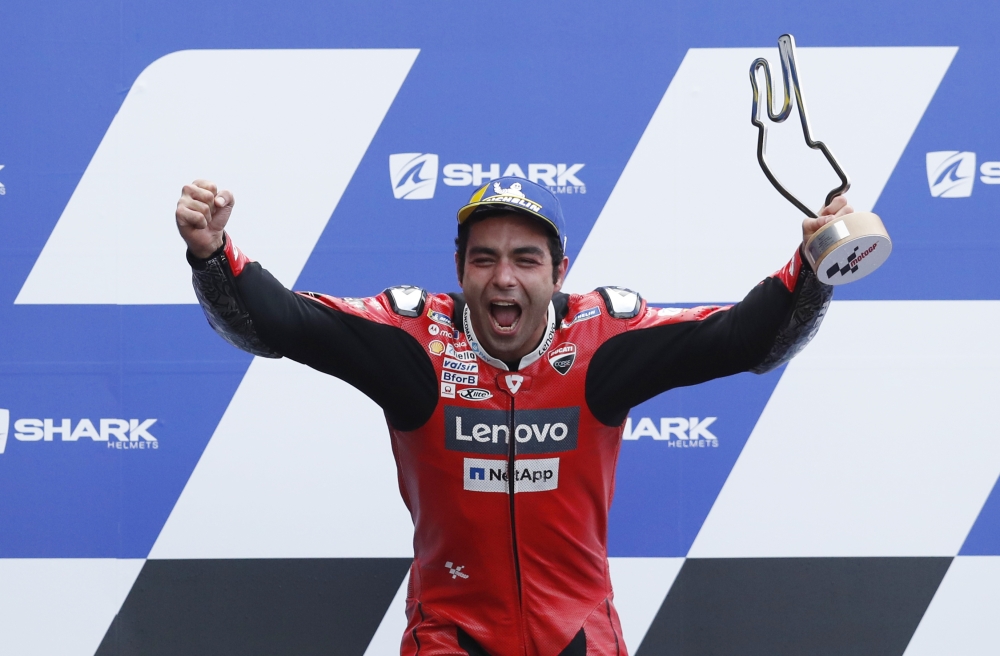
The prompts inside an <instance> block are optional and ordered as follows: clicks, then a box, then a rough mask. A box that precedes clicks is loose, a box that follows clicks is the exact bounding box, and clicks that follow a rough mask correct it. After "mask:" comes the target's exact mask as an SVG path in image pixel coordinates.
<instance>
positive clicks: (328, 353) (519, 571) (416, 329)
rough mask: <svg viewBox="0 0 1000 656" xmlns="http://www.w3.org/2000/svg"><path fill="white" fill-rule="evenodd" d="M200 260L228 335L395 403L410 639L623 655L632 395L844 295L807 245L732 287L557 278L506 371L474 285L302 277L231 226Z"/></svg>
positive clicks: (768, 336)
mask: <svg viewBox="0 0 1000 656" xmlns="http://www.w3.org/2000/svg"><path fill="white" fill-rule="evenodd" d="M189 259H190V260H191V263H192V266H193V267H194V269H195V271H194V278H195V289H196V291H197V293H198V296H199V299H200V300H201V302H202V305H203V307H204V308H205V310H206V314H207V316H208V318H209V321H210V323H211V324H212V325H213V327H215V328H216V330H217V331H219V332H220V333H221V334H222V335H223V336H224V337H225V338H226V339H228V340H229V341H231V342H232V343H234V344H236V345H237V346H240V347H241V348H244V349H246V350H249V351H251V352H253V353H257V354H258V355H267V356H277V355H284V356H287V357H291V358H293V359H295V360H298V361H300V362H303V363H305V364H308V365H310V366H313V367H315V368H317V369H319V370H321V371H325V372H327V373H330V374H332V375H336V376H338V377H340V378H343V379H344V380H346V381H348V382H350V383H351V384H353V385H355V386H356V387H358V388H359V389H361V390H362V391H363V392H365V393H366V394H368V395H369V396H370V397H371V398H373V399H374V400H375V401H376V402H377V403H379V404H380V405H381V406H382V408H383V409H384V410H385V412H386V418H387V421H388V425H389V433H390V438H391V440H392V448H393V453H394V455H395V458H396V466H397V471H398V477H399V489H400V493H401V494H402V496H403V500H404V501H405V503H406V506H407V508H409V510H410V513H411V516H412V518H413V524H414V539H413V550H414V560H413V565H412V567H411V570H410V588H409V591H408V595H407V611H406V612H407V618H408V627H407V631H406V634H405V635H404V637H403V643H402V653H403V654H407V655H409V654H427V655H430V654H484V653H485V654H494V655H495V656H500V655H507V654H511V655H513V654H517V655H522V656H529V655H530V656H535V655H540V656H555V655H556V654H567V655H571V654H580V655H583V654H586V655H596V654H615V655H624V654H626V649H625V645H624V643H623V642H622V635H621V627H620V625H619V621H618V616H617V614H616V612H615V608H614V604H613V601H612V599H613V594H612V586H611V580H610V576H609V572H608V561H607V549H606V545H607V524H608V511H609V508H610V506H611V499H612V496H613V494H614V481H615V465H616V461H617V457H618V449H619V446H620V443H621V436H622V431H623V426H624V422H625V419H626V416H627V414H628V410H629V408H631V407H632V406H633V405H636V404H637V403H640V402H642V401H644V400H646V399H648V398H651V397H652V396H655V395H656V394H658V393H660V392H663V391H665V390H667V389H670V388H672V387H677V386H681V385H690V384H694V383H697V382H701V381H704V380H708V379H711V378H715V377H718V376H724V375H729V374H733V373H738V372H740V371H747V370H753V371H765V370H769V369H771V368H774V367H775V366H778V365H779V364H781V363H783V362H785V361H787V360H788V359H789V358H790V357H791V356H792V355H793V354H794V353H795V352H797V351H798V350H799V349H801V348H802V346H804V344H805V343H806V342H807V341H808V339H809V338H811V336H812V335H813V334H814V333H815V330H816V329H817V328H818V325H819V322H820V320H821V318H822V315H823V313H824V312H825V308H826V306H827V304H828V302H829V299H830V295H831V292H830V289H831V288H829V287H826V286H824V285H821V284H820V283H819V282H818V281H817V280H816V279H815V276H814V275H813V274H812V272H811V271H809V270H808V268H805V269H804V270H803V267H802V264H801V259H800V256H799V254H798V253H796V255H795V256H794V257H793V259H792V261H791V262H790V263H789V264H788V265H787V266H786V267H785V268H783V269H781V270H780V271H778V272H777V273H776V274H775V275H774V276H771V277H770V278H768V279H766V280H765V281H764V282H762V283H761V284H760V285H758V286H757V287H756V288H755V289H754V290H753V291H751V292H750V294H749V295H748V296H747V298H746V299H745V300H744V301H742V302H741V303H739V304H737V305H735V306H728V307H700V308H690V309H678V308H664V309H658V308H654V307H649V306H647V305H646V303H645V301H643V300H642V299H641V298H640V297H639V296H638V295H637V294H635V293H633V292H630V291H628V290H622V289H617V288H602V289H600V290H597V291H594V292H591V293H589V294H582V295H576V294H574V295H566V294H557V295H556V296H555V297H554V298H553V302H552V304H551V305H550V307H549V316H548V322H549V323H548V326H547V329H546V332H545V336H544V337H543V339H542V342H541V344H540V345H539V346H538V348H537V349H536V350H535V351H533V352H532V353H530V354H529V355H527V356H525V357H524V358H522V360H521V361H520V362H519V363H518V366H517V367H516V369H515V370H510V368H509V367H508V365H507V364H505V363H503V362H501V361H499V360H496V359H494V358H493V357H491V356H490V355H489V354H488V353H486V352H485V351H484V350H483V349H482V347H481V346H480V345H479V343H478V341H477V340H476V338H475V333H474V330H473V327H472V325H471V322H470V320H469V312H468V310H467V309H466V308H465V304H464V301H463V299H462V297H461V296H460V295H448V294H428V293H426V292H424V291H423V290H420V289H417V288H413V287H397V288H390V289H388V290H386V291H385V292H383V293H382V294H380V295H378V296H375V297H371V298H365V299H354V298H347V299H344V298H335V297H330V296H323V295H319V294H292V293H291V292H288V291H287V290H285V289H284V288H283V287H281V285H280V284H278V283H277V282H276V281H275V280H274V279H273V278H272V277H271V276H270V275H269V274H267V273H266V271H264V270H263V269H261V268H260V266H259V265H257V264H255V263H251V262H250V261H249V260H248V259H247V258H246V257H245V256H244V255H243V254H242V253H240V252H239V251H238V250H236V249H235V248H234V247H233V246H232V244H231V242H229V241H228V240H227V242H226V246H225V247H224V249H223V250H220V252H218V253H216V254H215V255H213V256H212V257H211V258H209V259H208V260H195V259H194V258H190V257H189ZM511 471H513V472H514V475H513V476H511V475H510V472H511Z"/></svg>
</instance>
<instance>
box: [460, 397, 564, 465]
mask: <svg viewBox="0 0 1000 656" xmlns="http://www.w3.org/2000/svg"><path fill="white" fill-rule="evenodd" d="M463 391H464V390H463ZM444 421H445V448H446V449H448V450H449V451H464V452H466V453H485V454H494V455H506V454H507V453H508V452H509V450H510V438H511V431H512V429H513V436H514V439H515V441H516V443H517V444H516V448H515V452H516V453H519V454H534V453H557V452H560V451H572V450H574V449H575V448H576V440H577V428H578V426H579V424H580V408H577V407H572V408H549V409H544V410H518V411H516V412H515V413H514V420H513V421H511V416H510V413H509V412H507V411H505V410H480V409H478V408H462V407H458V406H451V405H446V406H445V408H444Z"/></svg>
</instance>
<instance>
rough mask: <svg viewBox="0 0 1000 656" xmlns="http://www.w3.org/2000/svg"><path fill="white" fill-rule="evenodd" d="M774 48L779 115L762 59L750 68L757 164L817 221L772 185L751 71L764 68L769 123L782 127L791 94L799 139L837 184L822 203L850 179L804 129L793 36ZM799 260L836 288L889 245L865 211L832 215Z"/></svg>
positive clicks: (869, 266)
mask: <svg viewBox="0 0 1000 656" xmlns="http://www.w3.org/2000/svg"><path fill="white" fill-rule="evenodd" d="M778 50H779V52H780V53H781V74H782V79H783V80H784V83H785V101H784V104H783V105H782V106H781V111H779V112H777V113H776V112H774V110H773V107H774V104H773V98H772V96H773V86H772V84H771V69H770V66H768V63H767V60H766V59H764V58H758V59H755V60H754V62H753V64H751V65H750V85H751V87H753V116H752V117H751V119H750V121H751V122H752V123H753V124H754V125H755V126H756V127H757V161H758V162H759V163H760V168H761V169H763V170H764V175H766V176H767V179H768V180H770V181H771V184H772V185H774V188H775V189H777V190H778V193H780V194H781V195H782V196H784V197H785V198H786V199H788V201H789V202H791V203H792V205H794V206H795V207H797V208H799V210H801V211H802V212H803V213H804V214H805V215H806V216H808V217H811V218H814V219H815V218H817V215H816V213H815V212H813V211H812V210H811V209H809V207H807V206H806V205H805V204H804V203H802V202H801V201H800V200H799V199H798V198H796V197H795V196H793V195H792V194H791V193H790V192H789V191H788V190H787V189H785V187H784V186H783V185H782V184H781V183H780V182H779V181H778V178H777V177H775V175H774V173H772V172H771V168H770V167H769V166H768V164H767V158H766V156H765V151H766V149H767V126H766V125H765V124H764V121H763V120H761V118H760V117H759V115H758V114H759V105H760V94H759V92H758V90H757V71H758V69H761V68H763V69H764V78H765V80H766V84H767V115H768V118H770V119H771V120H772V121H774V122H775V123H783V122H784V121H785V119H787V118H788V117H789V116H790V115H791V113H792V103H791V97H790V93H789V92H790V91H792V90H794V92H795V104H796V105H798V108H799V118H800V119H801V121H802V136H803V137H805V140H806V145H807V146H809V147H810V148H812V149H813V150H819V151H822V153H823V155H824V156H825V157H826V161H827V162H829V164H830V166H832V167H833V170H834V172H836V174H837V177H839V178H840V186H838V187H837V188H835V189H833V190H832V191H831V192H830V193H829V194H827V195H826V202H825V203H824V204H825V205H829V204H830V202H831V201H832V200H833V199H834V198H836V197H837V196H839V195H841V194H843V193H844V192H846V191H847V190H848V189H849V188H850V187H851V181H850V178H848V177H847V174H846V173H844V169H843V168H841V166H840V163H839V162H837V159H836V158H835V157H834V156H833V153H831V152H830V149H829V148H827V147H826V144H824V143H823V142H822V141H814V140H813V138H812V133H811V130H810V129H809V118H808V116H807V115H806V105H805V102H804V101H803V100H802V88H801V86H800V83H799V73H798V69H797V68H796V66H795V37H793V36H792V35H791V34H783V35H781V36H780V37H779V38H778ZM804 251H805V256H806V259H807V260H808V261H809V264H810V265H811V266H812V269H813V271H815V272H816V275H817V276H818V277H819V279H820V281H822V282H824V283H826V284H827V285H841V284H844V283H848V282H853V281H855V280H860V279H861V278H864V277H865V276H867V275H868V274H869V273H871V272H872V271H874V270H875V269H877V268H879V267H880V266H881V265H882V263H883V262H885V261H886V259H888V257H889V253H890V252H892V241H891V240H890V239H889V233H888V232H886V230H885V226H883V225H882V220H881V219H880V218H879V217H878V216H877V215H876V214H873V213H871V212H854V213H853V214H846V215H844V216H841V217H838V218H837V219H836V220H834V221H831V222H830V223H827V224H826V225H825V226H823V227H822V228H820V229H819V230H817V231H816V233H815V234H813V236H812V237H810V238H809V240H808V241H807V242H806V244H805V248H804Z"/></svg>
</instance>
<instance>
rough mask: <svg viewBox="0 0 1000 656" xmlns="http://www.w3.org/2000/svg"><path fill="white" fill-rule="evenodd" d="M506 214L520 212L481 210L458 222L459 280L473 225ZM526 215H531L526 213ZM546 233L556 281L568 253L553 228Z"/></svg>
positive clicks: (554, 280)
mask: <svg viewBox="0 0 1000 656" xmlns="http://www.w3.org/2000/svg"><path fill="white" fill-rule="evenodd" d="M505 214H518V212H512V211H511V210H501V209H497V210H480V211H479V212H476V213H475V214H474V215H472V216H470V217H469V218H468V219H466V220H465V221H464V222H462V223H460V224H458V236H457V237H455V252H456V253H457V254H458V278H459V282H461V279H462V276H463V275H465V254H466V252H467V251H468V250H469V232H470V231H471V229H472V226H474V225H475V224H477V223H480V222H481V221H485V220H486V219H490V218H493V217H495V216H503V215H505ZM520 214H524V212H520ZM524 216H531V215H530V214H524ZM532 218H534V217H532ZM545 234H546V237H547V238H548V242H549V255H551V256H552V282H556V281H557V280H559V265H560V264H561V263H562V261H563V257H565V256H566V253H565V252H563V245H562V240H561V239H559V237H557V236H556V234H555V232H553V231H552V230H546V231H545Z"/></svg>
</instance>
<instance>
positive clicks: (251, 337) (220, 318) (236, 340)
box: [187, 240, 281, 358]
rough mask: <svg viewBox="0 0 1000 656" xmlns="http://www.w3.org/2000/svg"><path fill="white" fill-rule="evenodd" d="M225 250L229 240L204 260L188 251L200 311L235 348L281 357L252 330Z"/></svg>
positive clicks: (264, 355) (251, 323)
mask: <svg viewBox="0 0 1000 656" xmlns="http://www.w3.org/2000/svg"><path fill="white" fill-rule="evenodd" d="M227 250H231V248H229V244H228V240H227V242H226V244H224V245H223V247H222V248H220V249H219V250H217V251H216V252H214V253H212V255H210V256H209V257H208V258H207V259H200V258H196V257H194V256H193V255H192V254H191V252H190V251H188V254H187V258H188V263H189V264H190V265H191V277H192V283H193V284H194V293H195V295H196V296H197V297H198V302H199V303H200V304H201V309H202V310H203V311H204V312H205V317H206V318H207V319H208V323H209V325H210V326H212V329H213V330H215V332H217V333H218V334H219V335H220V336H221V337H222V338H223V339H224V340H226V341H227V342H229V343H230V344H232V345H233V346H235V347H236V348H239V349H242V350H244V351H246V352H247V353H252V354H253V355H260V356H263V357H265V358H280V357H281V356H280V355H279V354H277V353H275V352H274V351H273V350H272V349H270V348H269V347H268V346H267V345H266V344H264V342H263V341H262V340H261V339H260V337H259V336H258V335H257V331H256V330H255V329H254V324H253V320H252V319H251V318H250V313H249V311H248V310H247V307H246V303H244V302H243V298H242V297H241V296H240V292H239V290H238V289H237V287H236V280H235V276H234V275H233V271H232V266H231V263H230V258H231V255H230V254H229V253H227ZM237 253H238V252H237ZM240 255H242V254H240Z"/></svg>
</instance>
